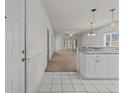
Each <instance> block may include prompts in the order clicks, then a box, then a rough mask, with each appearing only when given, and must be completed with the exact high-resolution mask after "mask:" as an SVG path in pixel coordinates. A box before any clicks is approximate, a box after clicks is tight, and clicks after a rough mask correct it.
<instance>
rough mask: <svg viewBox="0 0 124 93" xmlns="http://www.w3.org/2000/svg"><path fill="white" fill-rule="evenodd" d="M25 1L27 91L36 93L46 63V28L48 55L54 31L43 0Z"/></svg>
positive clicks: (52, 47) (52, 50)
mask: <svg viewBox="0 0 124 93" xmlns="http://www.w3.org/2000/svg"><path fill="white" fill-rule="evenodd" d="M26 1H27V18H26V21H27V24H26V25H27V26H26V29H27V58H28V60H27V93H37V91H38V89H39V85H40V80H41V78H42V75H43V73H44V70H45V68H46V65H47V29H48V30H49V31H50V34H51V40H50V41H51V43H50V56H51V55H52V53H53V52H54V48H55V46H54V45H55V43H54V39H55V36H54V33H53V31H52V28H51V24H50V22H49V18H48V15H47V12H46V10H45V7H44V3H43V0H26Z"/></svg>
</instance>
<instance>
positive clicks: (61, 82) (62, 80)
mask: <svg viewBox="0 0 124 93" xmlns="http://www.w3.org/2000/svg"><path fill="white" fill-rule="evenodd" d="M60 75H61V88H62V93H63V79H62V72H61V74H60Z"/></svg>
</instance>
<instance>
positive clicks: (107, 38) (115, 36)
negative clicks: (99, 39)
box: [104, 32, 119, 47]
mask: <svg viewBox="0 0 124 93" xmlns="http://www.w3.org/2000/svg"><path fill="white" fill-rule="evenodd" d="M104 47H119V32H111V33H106V34H104Z"/></svg>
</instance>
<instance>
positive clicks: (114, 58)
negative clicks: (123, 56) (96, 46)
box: [109, 55, 119, 78]
mask: <svg viewBox="0 0 124 93" xmlns="http://www.w3.org/2000/svg"><path fill="white" fill-rule="evenodd" d="M109 57H110V59H109V61H110V65H109V76H110V78H118V77H119V56H118V55H111V56H109Z"/></svg>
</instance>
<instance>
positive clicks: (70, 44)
mask: <svg viewBox="0 0 124 93" xmlns="http://www.w3.org/2000/svg"><path fill="white" fill-rule="evenodd" d="M63 48H64V50H76V48H77V40H76V39H64V40H63Z"/></svg>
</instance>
